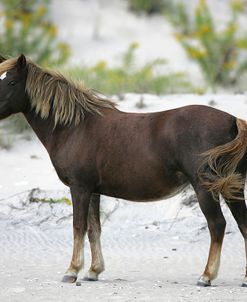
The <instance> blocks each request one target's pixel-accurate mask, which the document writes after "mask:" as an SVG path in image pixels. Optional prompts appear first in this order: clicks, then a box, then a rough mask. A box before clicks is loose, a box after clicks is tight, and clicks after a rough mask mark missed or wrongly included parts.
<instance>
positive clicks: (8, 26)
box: [5, 19, 14, 30]
mask: <svg viewBox="0 0 247 302" xmlns="http://www.w3.org/2000/svg"><path fill="white" fill-rule="evenodd" d="M13 26H14V22H13V21H12V20H10V19H6V20H5V28H6V30H12V28H13Z"/></svg>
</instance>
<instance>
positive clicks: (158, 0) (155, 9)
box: [128, 0, 171, 15]
mask: <svg viewBox="0 0 247 302" xmlns="http://www.w3.org/2000/svg"><path fill="white" fill-rule="evenodd" d="M170 3H171V1H169V0H155V1H153V0H128V4H129V9H130V10H131V11H133V12H135V13H137V14H140V13H145V14H147V15H151V14H162V13H163V11H164V10H165V9H166V8H167V7H169V6H170Z"/></svg>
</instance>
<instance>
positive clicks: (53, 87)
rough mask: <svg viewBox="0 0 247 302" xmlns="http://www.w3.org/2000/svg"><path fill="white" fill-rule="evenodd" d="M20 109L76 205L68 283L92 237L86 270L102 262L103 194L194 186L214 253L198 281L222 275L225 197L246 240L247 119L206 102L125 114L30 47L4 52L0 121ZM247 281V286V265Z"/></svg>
mask: <svg viewBox="0 0 247 302" xmlns="http://www.w3.org/2000/svg"><path fill="white" fill-rule="evenodd" d="M15 113H22V114H23V115H24V116H25V118H26V120H27V121H28V123H29V124H30V126H31V127H32V129H33V130H34V132H35V133H36V135H37V136H38V138H39V139H40V141H41V142H42V144H43V145H44V146H45V148H46V150H47V152H48V153H49V156H50V159H51V162H52V164H53V166H54V168H55V170H56V172H57V175H58V177H59V178H60V180H61V181H62V182H63V183H64V184H65V185H67V186H68V187H69V188H70V192H71V196H72V204H73V238H74V241H73V253H72V259H71V262H70V265H69V268H68V270H67V271H66V273H65V274H64V276H63V279H62V281H63V282H69V283H73V282H75V281H76V280H77V276H78V273H79V271H80V270H81V269H82V268H83V263H84V256H83V251H84V239H85V236H86V233H87V235H88V238H89V243H90V248H91V254H92V262H91V266H90V268H89V271H88V272H87V274H86V276H85V278H86V279H87V280H97V279H98V276H99V274H100V273H101V272H102V271H103V270H104V259H103V256H102V251H101V242H100V234H101V225H100V215H99V207H100V195H101V194H103V195H107V196H112V197H117V198H122V199H127V200H130V201H135V202H141V201H145V202H148V201H154V200H158V199H164V198H168V197H170V196H172V195H174V194H176V193H178V192H180V191H181V190H182V189H184V188H185V187H186V186H187V185H188V184H191V185H192V187H193V189H194V190H195V193H196V195H197V198H198V202H199V205H200V208H201V210H202V212H203V214H204V215H205V218H206V220H207V224H208V229H209V232H210V236H211V243H210V248H209V255H208V260H207V264H206V266H205V269H204V272H203V273H202V275H201V277H200V278H199V280H198V285H201V286H210V285H211V281H212V280H214V279H215V278H216V277H217V273H218V269H219V265H220V255H221V247H222V242H223V238H224V231H225V226H226V221H225V218H224V216H223V214H222V211H221V206H220V202H219V198H220V196H222V197H223V198H224V200H225V201H226V203H227V205H228V206H229V208H230V210H231V212H232V214H233V216H234V218H235V220H236V222H237V224H238V227H239V229H240V231H241V233H242V235H243V238H244V240H245V253H246V257H247V209H246V203H245V199H244V184H245V176H246V163H247V155H246V153H247V152H246V147H247V123H246V122H245V121H244V120H241V119H239V118H236V117H234V116H232V115H230V114H228V113H226V112H223V111H220V110H217V109H214V108H211V107H207V106H199V105H191V106H185V107H181V108H177V109H172V110H167V111H163V112H154V113H127V112H122V111H120V110H118V109H117V107H116V105H115V104H114V103H113V102H112V101H110V100H108V99H107V98H106V97H105V96H103V95H102V94H100V93H98V92H96V91H94V90H92V89H88V88H86V87H84V86H83V85H82V84H79V83H74V82H73V81H70V80H68V79H66V78H65V77H64V76H63V75H61V74H60V73H56V72H53V71H50V70H47V69H44V68H41V67H39V66H37V65H36V64H35V63H33V62H32V61H31V60H30V59H27V58H26V57H25V56H24V55H20V56H19V57H16V58H9V59H6V58H3V57H1V58H0V119H4V118H6V117H8V116H10V115H12V114H15ZM242 286H247V271H245V277H244V280H243V283H242Z"/></svg>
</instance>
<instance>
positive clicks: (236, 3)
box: [231, 0, 244, 12]
mask: <svg viewBox="0 0 247 302" xmlns="http://www.w3.org/2000/svg"><path fill="white" fill-rule="evenodd" d="M231 7H232V9H233V10H235V11H238V12H242V11H243V10H244V1H243V0H233V1H231Z"/></svg>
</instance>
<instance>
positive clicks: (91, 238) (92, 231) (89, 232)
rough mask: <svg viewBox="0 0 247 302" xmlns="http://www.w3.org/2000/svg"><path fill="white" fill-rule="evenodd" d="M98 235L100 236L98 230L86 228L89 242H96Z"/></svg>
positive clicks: (99, 230)
mask: <svg viewBox="0 0 247 302" xmlns="http://www.w3.org/2000/svg"><path fill="white" fill-rule="evenodd" d="M100 234H101V229H100V228H97V229H92V228H88V230H87V235H88V239H89V241H96V240H97V239H98V238H99V237H100Z"/></svg>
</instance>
